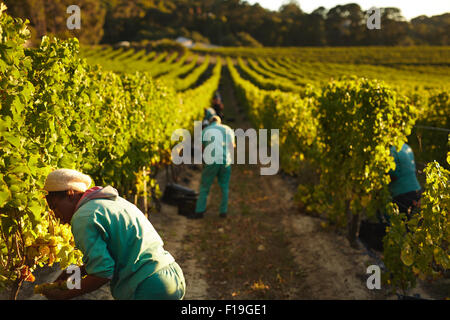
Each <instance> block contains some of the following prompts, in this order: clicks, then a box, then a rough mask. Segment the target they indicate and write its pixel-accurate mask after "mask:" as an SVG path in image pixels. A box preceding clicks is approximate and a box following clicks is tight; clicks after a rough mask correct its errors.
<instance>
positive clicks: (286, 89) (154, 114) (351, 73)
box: [0, 4, 450, 299]
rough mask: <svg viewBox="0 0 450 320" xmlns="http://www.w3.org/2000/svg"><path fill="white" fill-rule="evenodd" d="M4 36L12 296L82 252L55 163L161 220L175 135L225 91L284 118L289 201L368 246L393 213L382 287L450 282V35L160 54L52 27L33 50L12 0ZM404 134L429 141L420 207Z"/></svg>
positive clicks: (0, 14) (1, 179) (0, 158)
mask: <svg viewBox="0 0 450 320" xmlns="http://www.w3.org/2000/svg"><path fill="white" fill-rule="evenodd" d="M0 37H1V38H0V41H1V43H0V82H1V88H0V90H1V91H0V92H1V101H2V103H1V108H0V132H1V136H0V235H1V240H0V289H7V290H8V292H10V295H9V297H10V298H12V299H15V298H17V295H18V292H19V290H20V288H21V286H22V285H23V284H24V282H33V281H34V280H35V279H34V273H35V271H36V270H38V269H42V268H45V267H48V266H50V267H51V266H53V265H54V264H55V265H56V264H58V265H59V266H60V267H61V268H66V267H67V266H69V265H70V264H78V265H81V264H82V254H81V252H80V251H79V250H77V248H75V244H74V241H73V236H72V234H71V232H70V226H68V225H64V224H61V223H59V221H57V220H56V219H55V218H54V216H53V215H52V213H51V211H50V210H49V208H48V207H47V204H46V202H45V194H44V191H43V186H44V182H45V178H46V176H47V175H48V173H49V172H51V171H52V170H53V169H55V168H73V169H77V170H80V171H82V172H84V173H85V174H87V175H89V176H90V177H92V179H93V180H94V181H95V184H96V185H104V186H106V185H111V186H113V187H114V188H116V189H117V190H118V191H119V194H120V195H121V196H123V197H124V198H126V199H128V200H129V201H131V202H133V203H136V204H137V200H138V199H139V198H145V199H146V203H147V200H148V206H147V207H146V208H145V209H144V210H143V211H145V213H148V217H149V219H150V220H152V216H157V215H158V211H159V207H160V205H159V198H160V197H161V193H162V192H161V190H160V187H159V185H158V182H157V176H158V175H159V174H161V172H164V171H165V170H169V169H170V168H171V167H172V166H173V165H172V164H171V150H172V147H173V146H174V142H173V141H172V140H171V137H172V134H173V132H174V131H175V130H176V129H178V128H186V129H189V130H190V131H193V129H194V121H201V120H202V118H203V113H204V109H205V108H207V107H209V105H210V103H211V100H212V97H213V95H214V93H215V92H216V91H217V90H221V92H222V94H225V95H226V97H225V98H224V101H225V107H226V108H227V104H226V103H227V101H232V102H230V104H232V103H233V104H235V105H236V106H237V105H238V106H239V108H238V107H236V110H239V111H237V114H235V115H234V117H242V118H245V119H246V120H242V121H246V122H245V123H246V124H247V125H248V126H249V127H253V128H257V129H259V128H261V129H263V128H265V129H279V130H280V132H279V137H280V140H279V148H280V168H281V172H280V173H279V175H278V178H279V179H281V178H280V176H286V177H287V178H286V179H288V180H289V181H292V179H293V181H295V183H294V184H295V186H294V194H295V196H294V199H292V200H288V201H292V206H293V208H295V210H296V212H295V214H297V215H310V216H313V217H320V218H321V219H323V221H324V222H323V226H326V228H330V229H332V230H334V231H333V232H337V233H339V232H341V233H345V236H346V238H347V240H348V243H349V244H350V245H351V247H352V248H357V247H358V243H359V240H358V228H359V224H360V221H361V220H363V219H364V220H369V221H376V219H377V216H378V215H379V214H380V212H381V213H382V214H383V215H385V216H388V217H389V218H390V225H389V227H388V229H387V235H386V236H385V237H384V239H383V244H384V251H383V252H382V253H379V255H380V257H381V258H380V259H382V261H383V264H384V268H383V271H384V272H383V285H386V286H388V287H389V289H390V291H392V292H402V293H403V294H407V293H408V291H409V290H411V289H414V288H415V286H416V285H417V281H425V280H429V281H431V280H434V281H444V283H447V288H448V276H449V273H448V270H449V269H450V246H449V245H450V217H449V207H450V191H449V190H450V188H449V187H448V184H449V183H450V171H449V170H450V153H449V146H450V135H449V134H450V48H449V47H424V48H422V47H405V48H387V47H377V48H372V47H361V48H260V49H250V48H219V49H197V50H190V51H186V52H177V51H166V52H155V51H153V52H152V51H150V52H148V51H147V50H145V49H144V48H120V49H117V48H113V47H112V46H80V44H79V42H78V40H77V39H76V38H73V39H70V40H65V41H63V40H59V39H57V38H53V37H50V36H49V37H44V38H43V39H42V42H41V44H40V46H39V47H38V48H25V47H24V43H25V42H26V40H27V39H28V38H29V30H28V29H27V26H26V24H25V23H24V22H23V21H22V20H20V19H17V18H12V17H11V16H9V15H8V13H7V10H6V8H5V7H4V5H3V4H2V5H1V8H0ZM231 92H232V93H231ZM234 99H235V100H234ZM230 109H231V107H230ZM225 112H227V111H225ZM230 118H231V117H230ZM241 124H242V123H241ZM244 125H245V124H244ZM403 143H408V144H409V145H410V146H411V147H412V149H413V151H414V154H415V158H416V163H417V167H418V173H419V174H418V178H419V181H420V184H421V186H422V188H423V191H424V192H423V195H422V199H421V210H420V211H418V212H416V213H415V214H414V216H413V217H412V218H411V219H407V217H406V215H405V214H403V213H399V211H398V208H397V207H396V206H395V205H393V204H392V202H391V201H392V199H391V196H390V194H389V190H388V186H389V183H390V182H391V181H390V177H389V175H388V173H389V171H390V170H391V169H395V162H394V159H393V158H392V157H391V155H390V152H389V148H390V146H396V148H397V149H398V148H400V147H401V146H402V144H403ZM245 172H246V171H245V170H244V171H243V173H242V174H245ZM255 181H256V179H255ZM250 182H251V181H250ZM250 182H249V181H247V180H246V182H245V183H246V186H247V187H248V188H249V189H253V188H254V189H258V184H257V183H256V182H255V183H254V185H252V184H251V183H250ZM262 183H264V182H262ZM286 183H287V182H286ZM242 191H243V192H244V193H245V192H247V190H242ZM249 192H250V191H249ZM270 192H271V191H270V190H269V191H268V193H270ZM268 195H269V194H267V195H262V196H261V197H265V196H268ZM249 199H250V197H249ZM255 206H256V205H255ZM245 210H246V211H252V202H250V201H249V202H248V204H246V205H245ZM254 210H256V209H254ZM230 219H234V218H233V216H231V217H230ZM236 219H238V220H239V219H241V217H240V218H236ZM242 219H244V220H239V221H241V222H242V221H247V220H245V219H246V218H245V217H244V216H243V217H242ZM270 221H272V220H270ZM321 221H322V220H321ZM247 222H248V221H247ZM206 223H208V221H206ZM213 225H214V224H213ZM242 225H245V223H243V224H242ZM214 226H216V225H214ZM175 227H176V226H175ZM247 227H248V226H247ZM208 228H209V227H206V226H205V228H204V230H205V231H204V232H208V234H209V233H210V232H211V229H208ZM248 228H250V229H251V228H253V227H248ZM255 228H256V227H255ZM251 230H253V229H251ZM174 232H176V230H175V231H174ZM197 232H201V231H198V230H197ZM230 232H232V231H230ZM254 232H255V235H254V236H255V237H257V233H258V230H255V231H254ZM169 234H170V233H169ZM203 235H204V236H205V237H207V236H206V233H205V234H203ZM210 236H212V234H210ZM199 238H201V237H199ZM222 240H223V239H222ZM165 241H166V239H165ZM167 241H169V240H167ZM210 241H213V240H210ZM240 241H245V240H242V239H241V240H240ZM225 243H226V242H225ZM234 245H236V244H234ZM240 245H241V246H243V247H244V246H246V245H247V244H245V243H241V244H240ZM249 245H250V244H249ZM200 247H201V246H200ZM202 248H203V249H204V250H210V249H211V248H210V247H208V246H206V247H202ZM208 248H209V249H208ZM257 248H260V247H257ZM211 250H216V249H211ZM236 250H238V249H236ZM257 250H259V251H263V249H261V250H260V249H257ZM263 253H264V252H263ZM223 254H224V256H225V255H227V254H230V256H231V254H232V253H230V252H228V251H227V252H225V253H223ZM244 255H245V254H244ZM246 255H250V256H251V255H252V253H246ZM243 259H244V258H243ZM273 263H275V262H273ZM181 266H182V265H181ZM182 267H183V266H182ZM210 268H216V266H215V265H212V266H211V267H210ZM244 269H245V268H244ZM211 272H212V274H214V272H215V271H211ZM239 272H241V270H240V271H239ZM242 272H245V271H242ZM247 272H248V273H249V274H250V273H255V272H253V271H251V270H249V271H247ZM280 272H281V271H280ZM286 272H287V271H286ZM291 274H292V272H291ZM278 275H280V273H279V274H278ZM275 276H276V274H275ZM275 276H274V277H275ZM282 277H284V274H283V276H280V278H282ZM305 277H308V274H306V275H305ZM255 281H256V280H255ZM274 281H275V280H274ZM276 281H278V283H283V281H281V280H279V278H277V280H276ZM445 281H447V282H445ZM243 282H244V281H243ZM211 283H212V282H211ZM255 283H256V282H255ZM257 283H259V282H257ZM190 285H191V286H192V287H195V285H196V284H195V283H191V284H190ZM284 285H287V284H284ZM271 286H272V287H273V286H274V285H271ZM260 287H262V288H263V289H262V290H259V289H258V288H260ZM267 287H269V286H267ZM252 288H256V289H254V291H258V290H259V291H258V292H259V293H258V294H260V292H265V290H266V289H265V288H266V287H265V286H264V285H263V284H260V286H259V287H258V286H255V285H253V287H252ZM188 290H189V288H188ZM236 292H238V291H237V290H235V291H234V292H233V294H234V293H236ZM235 296H237V298H240V297H239V296H238V295H237V294H236V295H232V296H227V295H225V296H224V297H225V298H233V297H235ZM248 297H249V298H255V297H256V298H260V297H262V298H267V296H264V295H263V296H246V298H248ZM268 297H271V296H270V295H269V296H268ZM274 297H275V298H279V297H278V296H274ZM446 297H450V290H449V291H448V294H447V295H446ZM290 298H292V299H296V298H297V297H295V296H294V297H290Z"/></svg>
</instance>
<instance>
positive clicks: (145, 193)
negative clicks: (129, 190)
mask: <svg viewBox="0 0 450 320" xmlns="http://www.w3.org/2000/svg"><path fill="white" fill-rule="evenodd" d="M142 175H143V177H144V215H145V216H146V217H147V218H148V205H147V169H146V167H145V166H144V167H143V168H142Z"/></svg>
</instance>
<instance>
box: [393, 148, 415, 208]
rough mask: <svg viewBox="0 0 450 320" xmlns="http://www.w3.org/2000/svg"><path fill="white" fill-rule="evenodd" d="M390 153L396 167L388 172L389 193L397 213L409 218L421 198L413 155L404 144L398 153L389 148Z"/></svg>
mask: <svg viewBox="0 0 450 320" xmlns="http://www.w3.org/2000/svg"><path fill="white" fill-rule="evenodd" d="M390 151H391V155H392V156H393V157H394V160H395V166H396V167H395V170H394V171H392V170H391V171H390V172H389V175H390V176H391V183H390V184H389V191H390V192H391V195H392V198H393V202H394V203H395V204H397V206H398V208H399V211H400V212H403V213H406V214H407V215H408V216H409V215H410V213H411V212H412V211H413V210H415V209H417V208H418V207H419V200H420V197H421V187H420V184H419V181H418V180H417V176H416V162H415V160H414V153H413V151H412V149H411V147H410V146H409V145H407V144H406V143H405V144H403V147H402V149H401V150H400V151H397V150H396V148H395V147H394V146H391V148H390Z"/></svg>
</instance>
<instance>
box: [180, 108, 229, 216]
mask: <svg viewBox="0 0 450 320" xmlns="http://www.w3.org/2000/svg"><path fill="white" fill-rule="evenodd" d="M210 123H211V124H210V125H209V126H208V127H206V128H205V129H204V130H203V133H202V141H203V145H204V150H205V149H206V148H209V147H211V145H212V147H214V148H213V149H214V151H215V152H218V153H219V154H215V158H214V161H212V163H210V164H207V163H205V164H204V165H203V171H202V178H201V179H202V180H201V183H200V193H199V197H198V200H197V203H196V207H195V213H194V214H192V215H190V216H188V218H190V219H200V218H203V215H204V213H205V211H206V201H207V199H208V194H209V190H210V188H211V185H212V184H213V182H214V179H215V178H216V177H217V179H218V181H219V186H220V188H221V190H222V201H221V203H220V208H219V211H220V212H219V216H220V217H222V218H226V217H227V211H228V188H229V183H230V177H231V163H232V162H233V154H232V151H234V148H235V147H236V143H235V141H234V138H235V136H234V132H233V130H231V128H230V127H229V126H227V125H224V124H222V121H221V120H220V117H219V116H213V117H212V118H211V119H210ZM214 133H218V134H219V135H221V137H222V139H217V136H215V134H214ZM204 158H205V157H204ZM216 159H218V160H216Z"/></svg>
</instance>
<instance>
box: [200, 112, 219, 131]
mask: <svg viewBox="0 0 450 320" xmlns="http://www.w3.org/2000/svg"><path fill="white" fill-rule="evenodd" d="M216 115H217V113H216V110H214V108H212V107H209V108H206V109H205V116H204V117H203V121H202V129H205V128H206V127H207V126H209V119H211V118H212V117H213V116H216Z"/></svg>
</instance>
